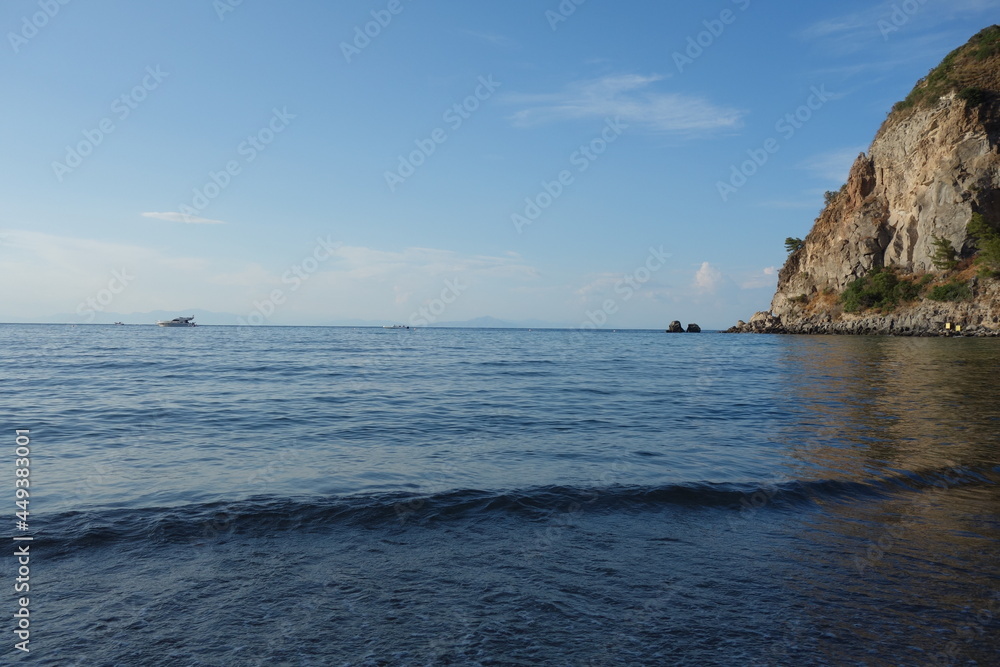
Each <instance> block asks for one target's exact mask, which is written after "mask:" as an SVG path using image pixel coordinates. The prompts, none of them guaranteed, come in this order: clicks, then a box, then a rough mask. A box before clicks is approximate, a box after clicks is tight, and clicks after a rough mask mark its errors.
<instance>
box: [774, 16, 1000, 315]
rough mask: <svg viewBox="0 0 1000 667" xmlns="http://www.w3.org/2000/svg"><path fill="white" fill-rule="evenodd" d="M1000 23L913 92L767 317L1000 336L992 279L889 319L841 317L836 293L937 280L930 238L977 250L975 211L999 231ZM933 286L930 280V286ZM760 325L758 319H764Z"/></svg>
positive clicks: (820, 223)
mask: <svg viewBox="0 0 1000 667" xmlns="http://www.w3.org/2000/svg"><path fill="white" fill-rule="evenodd" d="M998 43H1000V26H993V27H992V28H988V29H986V30H984V31H983V32H981V33H979V35H977V36H976V37H974V38H973V39H972V40H971V41H970V42H969V44H967V45H965V46H963V47H962V48H960V49H958V50H956V51H955V52H953V53H952V54H950V55H949V56H948V58H946V59H945V61H944V63H942V65H941V66H939V67H938V68H936V69H935V70H932V72H931V74H930V75H928V77H927V78H926V79H924V80H922V81H921V82H920V83H918V84H917V87H916V88H914V92H913V93H911V95H910V97H908V98H907V100H905V101H904V102H901V103H899V104H897V106H896V108H895V109H894V110H893V112H892V113H891V114H890V115H889V117H888V118H887V119H886V121H885V123H884V124H883V125H882V128H881V129H880V130H879V131H878V134H877V135H876V137H875V140H874V141H873V142H872V144H871V147H870V149H869V151H868V153H867V154H861V155H859V156H858V158H857V160H855V162H854V165H853V166H852V168H851V171H850V175H849V177H848V180H847V183H846V184H845V185H844V187H843V188H842V189H841V190H840V192H839V193H837V194H836V195H835V196H832V197H831V198H829V199H828V205H827V206H826V208H825V210H824V211H823V212H822V213H821V214H820V216H819V218H818V219H817V220H816V222H815V225H814V226H813V229H812V231H810V232H809V235H808V236H807V237H806V238H805V239H804V243H803V244H802V247H800V248H799V249H798V250H796V251H795V252H793V253H792V254H791V255H790V256H789V258H788V260H787V262H786V263H785V266H784V267H783V268H782V270H781V272H780V274H779V278H778V289H777V292H776V293H775V295H774V299H773V300H772V302H771V312H772V313H773V314H774V315H776V316H777V317H778V318H780V320H781V327H783V328H784V329H785V330H788V331H802V332H813V331H824V332H831V333H835V332H843V333H854V332H859V331H865V332H898V331H900V330H902V329H910V330H913V331H915V332H920V331H923V330H928V331H930V330H933V329H935V328H937V327H940V326H941V325H942V324H943V322H944V321H958V322H964V323H966V324H967V325H973V326H978V327H983V328H986V329H991V330H1000V322H998V315H1000V287H998V286H997V285H995V284H994V283H996V282H998V281H997V280H996V279H992V278H991V279H980V278H975V277H973V276H974V275H975V272H974V271H972V270H971V269H969V264H970V261H969V260H967V261H966V262H965V263H964V264H962V265H960V268H966V269H968V270H967V271H966V273H965V274H964V276H963V279H968V278H971V280H968V281H967V286H968V289H969V290H970V292H971V295H972V296H971V299H969V298H967V299H965V300H964V301H962V302H955V303H942V302H937V301H928V300H927V299H926V298H923V297H917V298H914V299H911V300H909V301H907V302H906V303H904V304H901V305H899V306H898V307H897V308H895V309H892V310H891V311H889V310H886V309H883V311H881V312H877V313H873V312H871V311H861V312H856V313H846V312H844V309H843V308H842V306H841V304H840V301H839V299H838V296H839V295H840V294H841V293H843V291H844V290H845V289H846V288H847V287H848V286H849V285H850V284H851V283H852V282H854V281H855V280H856V279H858V278H861V277H863V276H866V275H868V274H869V273H870V272H872V271H873V270H877V269H879V268H881V267H893V268H895V269H897V270H898V273H899V274H900V275H906V274H917V275H919V274H925V273H928V272H929V273H931V274H935V275H933V276H932V277H931V278H929V279H927V280H928V282H929V281H933V280H938V279H940V280H944V279H945V278H948V279H949V280H954V279H956V278H955V275H956V274H955V272H951V273H950V274H949V275H948V276H945V275H944V273H945V272H943V271H942V270H939V269H938V268H936V267H935V265H934V261H933V259H932V258H933V256H934V252H935V248H934V245H933V244H934V240H935V237H937V238H943V239H945V240H947V241H948V242H950V243H951V245H952V246H953V247H954V248H955V250H956V251H957V252H958V254H959V258H960V259H961V258H969V257H971V256H972V255H973V254H974V253H975V251H976V248H975V245H974V239H971V238H970V237H969V235H968V233H967V231H966V227H967V225H968V223H969V221H970V218H971V216H972V214H973V213H979V214H981V215H982V216H983V218H984V220H985V221H986V223H987V224H991V225H993V226H994V227H996V228H1000V147H998V146H1000V85H998V79H1000V54H998V53H997V51H998V50H1000V49H998V48H997V47H996V45H997V44H998ZM925 284H926V283H925ZM758 319H759V318H758Z"/></svg>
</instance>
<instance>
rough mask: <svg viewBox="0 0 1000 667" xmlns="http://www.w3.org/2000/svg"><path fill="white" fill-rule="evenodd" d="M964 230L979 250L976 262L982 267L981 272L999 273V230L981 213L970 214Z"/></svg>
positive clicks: (988, 273)
mask: <svg viewBox="0 0 1000 667" xmlns="http://www.w3.org/2000/svg"><path fill="white" fill-rule="evenodd" d="M965 230H966V233H967V234H968V235H969V238H971V239H972V243H973V245H975V247H976V250H978V251H979V252H978V253H977V254H976V264H979V265H980V266H982V267H983V273H984V274H987V275H993V276H995V275H996V274H997V273H1000V232H998V231H997V229H996V228H995V227H994V226H993V225H991V224H989V223H988V222H986V218H984V217H983V215H982V214H981V213H973V214H972V217H971V218H969V224H968V225H967V226H966V228H965Z"/></svg>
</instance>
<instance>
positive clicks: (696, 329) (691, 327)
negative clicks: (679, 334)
mask: <svg viewBox="0 0 1000 667" xmlns="http://www.w3.org/2000/svg"><path fill="white" fill-rule="evenodd" d="M687 332H688V333H701V327H700V326H698V325H697V324H689V325H688V329H687Z"/></svg>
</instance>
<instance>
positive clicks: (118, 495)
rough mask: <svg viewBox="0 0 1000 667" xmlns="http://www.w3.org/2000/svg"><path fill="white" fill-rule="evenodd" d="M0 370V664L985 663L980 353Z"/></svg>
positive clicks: (285, 358)
mask: <svg viewBox="0 0 1000 667" xmlns="http://www.w3.org/2000/svg"><path fill="white" fill-rule="evenodd" d="M0 373H2V375H0V377H2V379H3V382H2V383H0V408H2V411H0V414H3V415H4V418H3V421H4V425H5V426H4V430H5V432H6V435H5V436H3V437H5V438H7V440H8V444H7V445H5V446H4V447H2V451H5V452H8V456H7V461H6V462H5V463H3V464H2V465H3V469H5V470H8V473H4V474H3V478H4V479H7V480H8V484H7V487H6V488H8V493H9V495H10V502H9V503H8V505H10V506H11V507H10V514H11V517H10V519H11V523H13V512H14V509H15V508H14V507H13V500H14V498H13V483H12V482H11V481H10V480H12V479H13V476H12V474H11V472H12V470H13V453H12V452H13V447H14V442H13V441H14V429H15V428H28V429H31V438H32V461H31V465H32V477H31V480H32V486H31V491H32V497H31V503H32V504H31V510H32V513H31V526H32V532H33V534H34V535H35V538H36V540H35V542H34V543H33V546H32V552H33V554H34V558H33V560H32V571H31V577H32V580H31V587H32V588H31V598H32V631H33V632H32V636H31V649H32V650H31V653H30V654H29V655H27V656H25V655H23V654H20V653H19V652H17V651H14V650H13V643H14V641H15V640H14V638H13V633H11V632H10V629H11V628H13V623H12V622H11V621H7V622H5V625H4V626H3V627H2V628H0V630H2V634H0V636H3V637H5V639H4V642H5V644H4V645H3V646H2V647H0V656H2V658H0V662H3V661H6V663H9V664H13V663H19V664H20V663H23V664H37V665H143V666H145V665H151V666H155V665H359V666H360V665H824V664H829V665H841V664H863V665H864V664H867V665H895V664H901V665H923V664H955V665H968V664H977V665H988V664H998V663H1000V640H998V637H1000V518H998V517H1000V428H998V427H1000V383H998V382H997V378H998V376H1000V341H996V340H977V339H891V338H867V337H776V336H727V335H721V334H707V333H706V334H700V335H695V334H682V335H667V334H663V333H653V332H618V333H611V332H572V331H501V330H418V331H392V330H382V329H330V328H242V329H238V328H231V327H199V328H195V329H159V328H156V327H138V326H127V327H103V326H79V327H69V326H22V325H4V326H0ZM7 534H8V535H9V534H10V533H7ZM4 539H6V540H7V543H8V548H5V552H6V551H9V550H10V549H9V545H10V544H12V542H11V541H10V539H9V537H7V538H4ZM13 561H14V559H12V558H10V557H9V556H8V557H2V558H0V574H2V575H3V578H4V582H5V583H4V584H3V585H4V586H5V587H6V586H8V585H11V584H12V582H13V578H14V576H15V563H14V562H13ZM7 590H8V591H10V589H9V588H8V589H7ZM13 599H14V596H13V595H12V594H9V595H6V596H3V600H4V603H3V604H5V605H6V608H5V609H3V610H0V611H2V613H0V616H3V617H6V618H8V619H9V618H10V616H9V613H12V612H13V611H14V602H13Z"/></svg>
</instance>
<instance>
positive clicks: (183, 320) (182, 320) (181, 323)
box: [156, 315, 198, 327]
mask: <svg viewBox="0 0 1000 667" xmlns="http://www.w3.org/2000/svg"><path fill="white" fill-rule="evenodd" d="M156 326H158V327H195V326H198V325H197V324H195V323H194V315H192V316H191V317H175V318H174V319H172V320H161V321H159V322H157V323H156Z"/></svg>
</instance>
